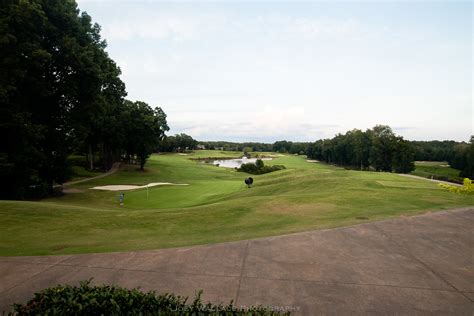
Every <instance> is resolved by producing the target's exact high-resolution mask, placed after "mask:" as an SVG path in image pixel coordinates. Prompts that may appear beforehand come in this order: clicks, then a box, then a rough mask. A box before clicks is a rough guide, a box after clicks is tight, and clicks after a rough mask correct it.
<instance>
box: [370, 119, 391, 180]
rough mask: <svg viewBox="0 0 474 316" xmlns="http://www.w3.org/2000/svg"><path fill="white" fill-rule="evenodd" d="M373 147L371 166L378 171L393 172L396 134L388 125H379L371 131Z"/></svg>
mask: <svg viewBox="0 0 474 316" xmlns="http://www.w3.org/2000/svg"><path fill="white" fill-rule="evenodd" d="M369 135H370V136H371V142H372V147H371V151H370V164H371V165H372V166H373V167H374V168H375V170H377V171H387V172H391V171H392V159H393V150H394V144H395V134H394V133H393V132H392V129H391V128H390V127H389V126H386V125H377V126H375V127H374V128H373V129H372V130H371V131H369Z"/></svg>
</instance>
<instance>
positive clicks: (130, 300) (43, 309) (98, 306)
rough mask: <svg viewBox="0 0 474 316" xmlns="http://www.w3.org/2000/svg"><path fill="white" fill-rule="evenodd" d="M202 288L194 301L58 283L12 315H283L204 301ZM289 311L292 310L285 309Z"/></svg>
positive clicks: (262, 308) (134, 291) (118, 288)
mask: <svg viewBox="0 0 474 316" xmlns="http://www.w3.org/2000/svg"><path fill="white" fill-rule="evenodd" d="M201 294H202V291H201V292H199V293H198V294H197V295H196V298H195V299H194V300H193V301H192V302H188V298H187V297H182V296H176V295H174V294H160V295H157V294H156V293H155V292H154V291H151V292H142V291H140V290H139V289H132V290H129V289H125V288H121V287H117V286H108V285H102V286H92V285H91V282H90V280H89V281H84V282H81V283H80V285H79V286H78V287H77V286H70V285H58V286H55V287H51V288H47V289H45V290H42V291H40V292H39V293H35V295H34V298H33V299H31V300H30V301H28V302H27V303H26V304H25V305H22V304H14V312H13V313H11V314H10V315H280V314H281V313H280V311H277V310H272V309H271V308H266V307H263V306H257V307H237V306H234V305H233V302H230V304H228V305H222V304H219V305H217V304H212V303H207V304H204V303H203V302H202V300H201ZM285 315H289V312H287V313H285Z"/></svg>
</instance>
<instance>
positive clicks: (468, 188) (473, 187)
mask: <svg viewBox="0 0 474 316" xmlns="http://www.w3.org/2000/svg"><path fill="white" fill-rule="evenodd" d="M438 185H439V186H440V187H442V188H443V189H446V190H449V191H451V192H453V193H464V194H474V184H473V183H472V180H471V179H468V178H465V179H464V183H463V186H462V187H459V186H454V185H449V184H446V183H440V184H438Z"/></svg>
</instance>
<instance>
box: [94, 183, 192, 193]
mask: <svg viewBox="0 0 474 316" xmlns="http://www.w3.org/2000/svg"><path fill="white" fill-rule="evenodd" d="M157 185H189V184H187V183H170V182H153V183H148V184H147V185H141V186H140V185H127V184H116V185H104V186H100V187H93V188H91V189H92V190H104V191H127V190H135V189H145V188H146V187H149V188H150V187H154V186H157Z"/></svg>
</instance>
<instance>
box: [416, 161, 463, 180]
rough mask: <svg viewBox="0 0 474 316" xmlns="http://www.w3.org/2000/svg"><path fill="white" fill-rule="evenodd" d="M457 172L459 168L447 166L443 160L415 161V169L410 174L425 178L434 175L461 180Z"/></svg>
mask: <svg viewBox="0 0 474 316" xmlns="http://www.w3.org/2000/svg"><path fill="white" fill-rule="evenodd" d="M459 173H460V170H457V169H454V168H451V167H449V164H448V163H447V162H445V161H416V162H415V170H414V171H413V172H412V173H411V174H414V175H416V176H420V177H425V178H430V177H431V176H432V175H435V176H441V177H446V178H448V179H459V180H462V178H461V177H459Z"/></svg>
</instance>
